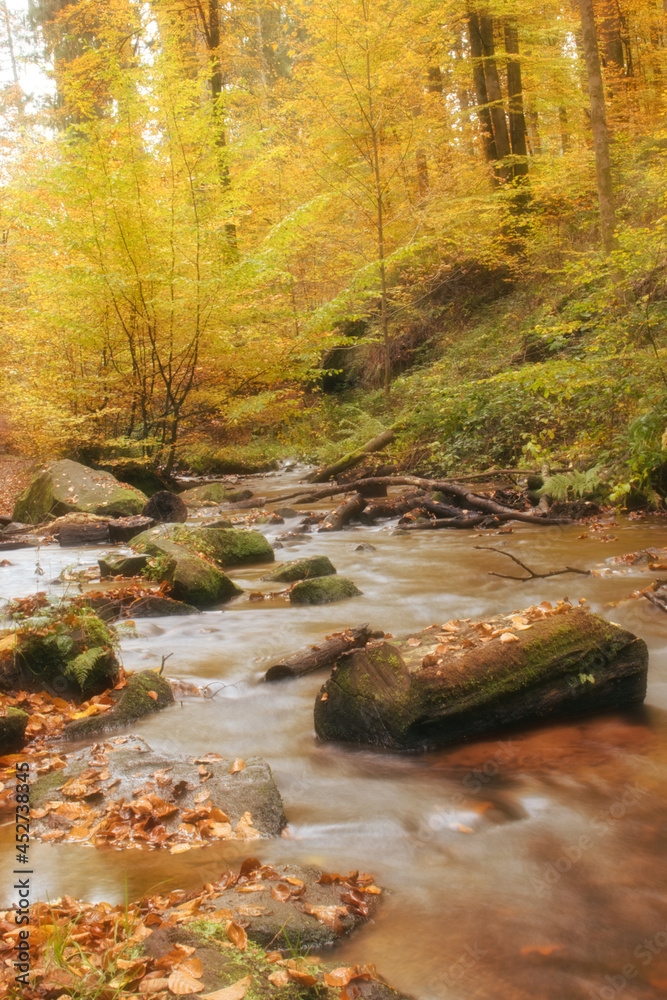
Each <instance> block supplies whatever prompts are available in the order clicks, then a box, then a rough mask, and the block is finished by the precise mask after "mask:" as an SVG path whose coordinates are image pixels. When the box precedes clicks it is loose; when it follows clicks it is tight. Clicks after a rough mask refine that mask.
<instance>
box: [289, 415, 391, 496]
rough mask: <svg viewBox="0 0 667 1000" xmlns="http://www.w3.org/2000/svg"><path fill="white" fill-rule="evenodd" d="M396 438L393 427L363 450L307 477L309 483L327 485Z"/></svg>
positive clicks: (357, 450) (350, 453)
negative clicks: (330, 480)
mask: <svg viewBox="0 0 667 1000" xmlns="http://www.w3.org/2000/svg"><path fill="white" fill-rule="evenodd" d="M395 436H396V432H395V430H394V428H393V427H389V428H388V429H387V430H386V431H382V433H381V434H378V436H377V437H374V438H373V440H372V441H369V442H368V443H367V444H365V445H364V446H363V448H357V449H356V450H355V451H351V452H349V453H348V454H347V455H343V457H342V458H340V459H339V460H338V461H337V462H334V463H333V464H332V465H327V466H325V468H324V469H317V470H316V471H315V472H311V474H310V475H309V476H308V477H307V479H308V482H309V483H326V482H328V480H329V479H333V477H334V476H338V475H340V473H341V472H346V471H347V469H352V468H354V466H355V465H358V464H359V463H360V462H362V461H363V460H364V458H366V455H372V454H373V452H375V451H382V449H383V448H385V447H386V446H387V445H388V444H389V442H390V441H393V440H394V438H395Z"/></svg>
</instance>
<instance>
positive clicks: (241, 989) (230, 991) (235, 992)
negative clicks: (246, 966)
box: [202, 976, 252, 1000]
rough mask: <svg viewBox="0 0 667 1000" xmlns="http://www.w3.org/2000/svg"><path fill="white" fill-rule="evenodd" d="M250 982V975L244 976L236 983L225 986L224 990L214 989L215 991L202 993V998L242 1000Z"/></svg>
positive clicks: (209, 999)
mask: <svg viewBox="0 0 667 1000" xmlns="http://www.w3.org/2000/svg"><path fill="white" fill-rule="evenodd" d="M251 982H252V976H245V978H244V979H239V981H238V983H233V984H232V985H231V986H226V987H225V988H224V990H216V991H215V993H204V995H203V996H202V1000H243V997H244V996H245V995H246V993H247V992H248V989H249V987H250V984H251Z"/></svg>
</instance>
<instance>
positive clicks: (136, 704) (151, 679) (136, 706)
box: [64, 670, 174, 739]
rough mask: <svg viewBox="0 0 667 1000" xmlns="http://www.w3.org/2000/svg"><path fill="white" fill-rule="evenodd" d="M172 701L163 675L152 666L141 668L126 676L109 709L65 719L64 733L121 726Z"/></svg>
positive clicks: (72, 736)
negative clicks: (100, 712)
mask: <svg viewBox="0 0 667 1000" xmlns="http://www.w3.org/2000/svg"><path fill="white" fill-rule="evenodd" d="M173 704H174V695H173V693H172V690H171V684H170V683H169V681H168V680H167V678H166V677H163V676H162V675H161V674H159V673H157V671H155V670H142V671H141V673H139V674H133V675H132V676H131V677H130V679H129V681H128V682H127V687H125V688H123V690H122V692H121V694H120V697H119V699H118V701H117V702H116V704H115V705H114V707H113V708H112V709H110V710H109V711H108V712H104V713H102V714H100V715H92V716H89V717H88V718H86V719H74V720H73V721H72V722H68V723H67V725H66V726H65V730H64V735H65V737H69V738H70V739H83V738H84V737H88V736H93V735H97V734H98V733H105V732H109V731H110V730H112V729H121V728H122V727H124V726H129V725H130V724H131V723H132V722H136V721H137V719H142V718H143V717H144V716H146V715H152V713H153V712H159V711H160V710H161V709H163V708H167V707H168V706H169V705H173Z"/></svg>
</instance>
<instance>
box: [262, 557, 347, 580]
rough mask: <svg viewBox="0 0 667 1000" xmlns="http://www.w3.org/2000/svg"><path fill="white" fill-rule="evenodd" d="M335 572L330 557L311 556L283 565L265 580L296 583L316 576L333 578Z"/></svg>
mask: <svg viewBox="0 0 667 1000" xmlns="http://www.w3.org/2000/svg"><path fill="white" fill-rule="evenodd" d="M335 572H336V567H335V566H334V565H333V563H332V562H331V560H330V559H329V558H328V556H310V557H309V558H307V559H296V560H294V562H288V563H283V564H282V565H281V566H278V567H277V568H276V569H275V570H273V572H272V573H269V574H268V575H267V576H265V577H264V579H265V580H272V581H274V582H276V583H294V581H295V580H307V579H309V578H311V577H315V576H333V574H334V573H335Z"/></svg>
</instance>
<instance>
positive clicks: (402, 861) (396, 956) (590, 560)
mask: <svg viewBox="0 0 667 1000" xmlns="http://www.w3.org/2000/svg"><path fill="white" fill-rule="evenodd" d="M298 478H299V477H298V470H297V471H294V472H291V473H282V474H277V475H274V476H269V477H262V478H261V479H260V478H258V479H250V480H248V481H247V485H249V486H250V488H253V489H255V491H256V492H257V493H261V495H263V496H269V497H270V496H271V495H274V496H275V495H278V494H282V493H285V492H287V491H289V490H291V489H293V488H294V485H295V483H296V482H297V481H298ZM244 485H246V483H245V482H244ZM290 502H291V501H290ZM300 509H304V507H303V506H302V507H301V508H300ZM309 509H312V508H309ZM297 524H298V521H297V520H294V521H288V522H287V523H286V524H285V526H282V525H281V526H272V527H271V528H266V527H264V528H262V530H263V531H265V533H266V534H267V536H268V537H269V539H270V540H272V541H275V539H276V536H277V535H278V534H281V533H283V532H284V531H286V530H295V528H296V525H297ZM582 536H583V537H582ZM361 542H367V543H370V544H371V545H372V546H374V550H368V549H366V550H363V551H358V550H357V546H358V545H359V544H360V543H361ZM663 544H667V526H666V525H665V522H664V521H662V520H660V519H658V518H646V519H639V520H630V519H623V518H618V519H617V521H616V523H614V522H613V521H612V520H611V519H609V523H608V524H606V525H605V526H604V528H603V529H601V530H591V529H590V528H588V527H585V526H584V527H582V526H581V525H573V526H566V527H558V528H555V527H550V528H539V527H533V526H530V525H518V524H514V525H513V528H512V531H511V533H506V532H503V533H498V532H497V531H487V532H483V533H481V534H479V535H478V534H476V533H473V532H455V531H439V532H423V533H422V532H410V533H401V534H394V533H393V526H392V525H388V524H386V523H383V524H382V525H381V526H379V527H376V528H368V527H355V528H352V529H349V530H346V531H343V532H337V533H333V534H328V535H318V534H317V533H314V534H312V536H310V537H309V538H307V539H306V540H295V541H293V542H290V543H289V544H288V543H287V542H286V543H284V548H283V549H282V551H279V552H277V553H276V555H277V558H279V559H285V560H286V559H293V558H297V557H301V556H306V555H315V554H324V555H328V556H329V557H330V558H331V560H332V562H333V563H334V565H335V566H336V567H337V569H338V572H339V573H341V574H344V575H345V576H349V577H350V578H351V579H353V580H354V581H355V583H356V584H357V585H358V587H359V588H360V589H361V590H362V591H363V596H362V597H359V598H356V599H354V600H351V601H345V602H341V603H338V604H333V605H329V606H325V607H320V608H316V607H315V608H309V607H303V608H300V607H296V606H295V607H292V606H290V605H289V603H288V602H286V601H285V600H284V599H278V600H271V601H263V602H253V601H251V600H250V599H249V597H248V596H247V595H244V596H242V597H241V598H239V599H238V601H236V602H234V603H232V604H229V605H226V606H225V607H224V608H223V609H222V610H219V611H208V612H205V613H203V614H200V615H196V616H190V617H184V618H163V619H158V618H156V619H140V620H139V621H138V623H137V624H138V629H139V633H140V635H139V637H137V638H133V639H126V640H124V641H123V659H124V663H125V666H126V667H127V668H128V669H133V670H140V669H145V668H147V667H156V666H158V665H159V664H160V660H161V657H162V655H167V654H172V655H171V657H170V659H169V661H168V672H169V674H170V676H172V677H183V678H186V679H187V680H189V681H192V682H195V683H197V684H200V685H207V686H208V693H209V694H210V695H211V697H209V698H207V699H205V700H188V701H185V702H183V703H181V704H178V705H176V706H175V707H173V708H171V709H169V710H167V711H165V712H162V713H160V714H157V715H155V716H153V717H152V718H149V719H145V720H142V721H141V722H139V723H137V724H135V725H134V726H133V727H132V732H134V733H136V734H138V735H141V736H142V737H143V738H144V739H145V740H147V742H148V743H149V744H150V745H151V746H153V747H154V748H155V749H156V750H160V751H165V752H168V753H173V754H175V755H177V754H192V753H205V752H208V751H217V752H219V753H222V754H224V755H226V756H230V757H237V756H240V757H245V756H249V755H251V754H259V755H261V756H262V757H264V758H265V759H266V760H267V761H268V762H269V764H270V765H271V768H272V769H273V773H274V777H275V779H276V782H277V784H278V787H279V788H280V791H281V793H282V796H283V799H284V803H285V811H286V814H287V817H288V821H289V829H288V833H289V836H288V837H283V838H281V839H278V840H276V841H266V842H253V844H252V852H251V853H252V854H255V855H258V856H260V857H261V858H262V859H264V860H266V861H271V862H275V863H282V862H293V863H312V864H316V865H319V866H322V867H324V868H325V869H327V870H329V871H345V872H347V871H349V870H350V869H356V868H361V869H364V870H367V871H370V872H372V873H373V874H374V876H375V878H376V880H377V882H378V883H380V884H381V885H382V886H384V887H385V888H386V889H387V890H388V891H387V894H386V896H385V898H384V902H383V905H382V906H381V908H380V910H379V912H378V916H377V918H376V920H375V922H373V923H372V924H370V925H369V926H367V927H365V928H363V929H362V930H361V931H360V932H358V933H357V934H356V935H354V936H353V937H352V938H350V939H349V940H348V941H346V942H345V943H343V944H342V945H341V947H340V948H339V950H338V952H337V959H339V960H340V964H348V963H352V962H375V963H376V964H377V966H378V969H379V971H380V972H381V974H382V975H383V976H384V977H385V978H386V980H387V981H388V982H390V983H391V984H392V985H393V986H394V987H395V988H397V989H400V990H403V991H405V992H406V993H409V994H411V995H412V996H414V997H415V998H416V1000H445V998H447V1000H470V998H483V1000H505V998H508V1000H509V998H531V1000H534V998H545V1000H578V998H580V997H581V998H583V997H595V998H600V1000H613V998H615V997H617V996H618V997H622V998H623V1000H635V998H636V1000H639V998H653V997H660V996H664V995H665V994H667V874H666V872H665V865H664V861H663V854H664V844H665V837H666V835H667V787H666V783H665V778H666V777H667V658H666V652H667V649H666V647H667V614H664V613H662V612H660V611H658V610H657V609H656V608H654V607H653V606H652V605H651V604H650V603H649V602H648V601H646V600H645V599H639V600H628V601H625V600H624V598H626V597H627V596H628V595H629V594H630V593H631V592H632V591H633V590H635V589H636V588H638V587H645V586H647V585H648V584H649V583H650V582H651V581H652V580H653V579H655V577H656V571H651V570H648V569H647V567H646V565H644V566H631V567H628V566H624V565H614V566H613V567H612V566H611V564H610V562H609V560H610V558H611V557H613V556H616V555H619V554H622V553H626V552H631V551H637V550H639V549H642V548H646V547H648V546H657V547H660V546H661V545H663ZM476 545H491V546H495V547H498V548H502V549H504V550H506V551H509V552H512V553H513V554H514V555H516V556H518V557H519V558H520V559H522V560H524V561H525V562H526V563H528V564H529V565H530V566H532V567H533V568H534V569H535V570H541V571H544V570H548V569H553V568H560V567H562V566H565V565H574V566H578V567H581V568H594V569H605V567H607V568H608V569H610V571H609V572H608V575H602V576H599V577H597V576H592V577H585V576H575V575H568V576H562V577H555V578H551V579H546V580H531V581H529V582H526V583H521V582H516V581H512V580H504V579H499V578H497V577H493V576H489V572H490V571H496V572H499V573H513V572H515V569H514V568H513V567H512V564H511V563H510V562H509V560H507V559H503V558H502V557H501V556H500V555H496V554H494V553H492V552H488V551H478V550H476V549H475V548H474V546H476ZM98 554H99V553H98V552H97V551H95V550H90V549H89V550H75V551H72V550H60V549H59V548H57V547H54V546H51V547H45V548H43V549H42V550H41V552H40V553H39V555H38V557H37V555H36V553H35V551H34V550H21V551H16V552H10V553H8V558H9V560H10V561H11V563H12V564H13V565H12V566H11V567H3V568H2V569H0V597H2V598H9V597H17V596H21V595H23V594H28V593H31V592H33V591H34V590H35V589H45V586H46V584H45V581H47V582H48V581H50V580H52V579H53V578H55V577H56V576H57V575H58V573H59V572H60V570H61V569H62V568H63V566H65V565H68V564H72V563H77V562H78V563H79V568H81V567H82V566H87V565H94V564H95V562H96V558H97V555H98ZM37 558H38V561H39V564H40V566H41V569H42V570H43V575H38V576H37V577H36V576H35V566H36V560H37ZM264 572H266V569H265V568H261V567H260V568H252V569H242V570H238V571H235V572H233V573H232V574H231V575H232V577H233V579H234V580H235V581H237V582H238V583H239V584H240V585H241V586H242V587H244V589H245V590H246V592H250V591H253V590H259V589H263V590H265V591H266V590H267V587H268V585H267V584H262V583H260V577H261V576H262V575H263V573H264ZM516 572H517V573H518V572H519V570H518V568H517V569H516ZM657 575H660V574H659V573H658V574H657ZM36 580H37V584H38V586H36ZM52 589H54V590H55V591H56V592H57V589H58V588H57V586H55V585H54V586H53V588H52ZM275 589H276V590H277V589H279V588H277V587H276V588H275ZM565 596H567V597H569V598H570V599H571V600H572V601H573V602H576V600H578V599H579V598H582V597H583V598H586V600H587V601H588V603H589V605H590V607H591V608H592V609H593V610H595V611H598V612H599V613H601V614H603V615H605V616H606V617H608V618H610V619H611V620H613V621H616V622H618V623H619V624H622V625H623V626H625V627H626V628H629V629H631V630H632V631H634V632H635V633H637V634H638V635H640V636H642V637H643V638H644V639H645V640H646V641H647V643H648V645H649V648H650V651H651V659H650V671H649V690H648V696H647V699H646V704H645V707H644V708H643V709H641V710H638V711H634V712H632V713H628V714H627V715H607V716H601V717H598V718H594V719H588V720H583V721H582V720H577V721H576V722H573V723H571V724H570V723H567V722H561V723H559V724H553V725H551V726H547V727H543V728H540V729H536V730H532V731H529V732H523V733H516V732H514V733H510V734H501V735H500V736H499V737H498V738H491V739H487V740H485V741H483V742H477V743H474V744H468V745H465V746H463V747H457V748H451V749H446V750H441V751H438V752H431V753H427V754H405V755H399V754H393V753H386V752H378V751H374V750H370V749H368V748H364V749H359V748H355V747H346V746H338V745H327V744H321V743H319V742H318V741H317V739H316V737H315V735H314V731H313V713H312V710H313V702H314V698H315V695H316V692H317V690H318V688H319V687H320V685H321V684H322V683H323V679H324V678H323V676H322V675H321V674H315V675H310V676H308V677H303V678H300V679H298V680H287V681H282V682H279V683H277V684H273V685H268V684H264V683H263V682H262V678H263V674H264V671H265V670H266V668H267V667H268V666H270V665H271V664H272V663H274V662H276V661H277V658H278V657H280V656H282V655H284V654H285V653H288V652H291V651H294V650H296V649H298V648H300V647H302V646H304V645H306V644H308V643H312V642H315V641H317V639H318V638H321V637H322V636H323V635H324V634H325V633H327V632H331V631H335V630H337V629H340V628H342V627H346V626H348V625H356V624H360V623H361V622H369V623H371V624H372V625H373V626H374V627H375V628H382V629H384V630H386V631H389V632H392V633H393V634H395V635H399V634H401V633H403V632H407V631H412V630H416V629H419V628H423V627H425V626H427V625H432V624H434V623H440V624H442V623H444V622H446V621H448V620H450V619H456V618H472V619H478V618H481V619H483V618H485V617H489V616H491V615H493V614H496V613H499V612H505V611H511V610H514V609H521V608H524V607H526V606H528V605H530V604H534V603H539V602H540V601H542V600H550V601H552V602H555V601H556V600H558V599H560V598H563V597H565ZM618 602H620V603H618ZM612 605H614V606H613V607H612ZM11 836H12V829H11V828H10V827H5V828H3V829H0V845H2V846H4V847H5V848H6V850H4V851H3V852H2V859H3V860H2V862H1V863H0V884H1V885H2V886H5V887H9V886H11V874H10V873H11V869H12V857H11V854H10V853H9V845H10V843H11ZM248 853H250V852H249V850H248V848H247V847H246V848H245V849H244V848H243V847H242V846H239V844H238V843H230V844H227V845H224V844H222V845H219V846H211V847H208V848H206V849H204V850H200V851H193V852H191V853H189V854H181V855H169V854H166V853H165V854H163V853H162V852H159V851H154V852H150V853H140V852H139V851H127V852H124V853H122V854H121V853H119V852H115V851H105V850H95V849H93V848H86V847H81V846H77V845H65V844H63V845H57V844H38V843H34V844H33V845H32V848H31V860H32V862H33V867H34V870H35V876H34V880H35V882H34V890H35V891H36V892H37V893H39V895H40V896H41V898H45V897H46V896H47V895H48V896H49V897H50V898H54V897H56V896H59V895H62V894H65V893H67V894H68V895H71V896H75V897H80V898H85V899H89V900H96V899H106V900H108V901H110V902H118V901H122V900H123V899H124V898H125V895H126V893H127V894H128V896H129V898H130V899H134V898H138V897H139V896H140V895H141V894H143V893H145V892H147V891H149V890H151V889H156V888H157V887H158V886H161V887H163V888H164V887H165V886H167V885H168V886H171V887H172V888H176V887H183V886H186V887H193V886H196V885H198V884H200V883H202V882H204V881H206V880H208V879H210V878H211V877H213V876H215V875H218V874H219V873H220V871H221V869H222V868H224V867H225V866H227V865H228V864H230V863H233V862H234V861H237V860H238V859H239V858H240V857H241V856H245V855H246V854H248ZM9 902H10V900H9V899H3V900H0V903H4V904H8V903H9Z"/></svg>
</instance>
